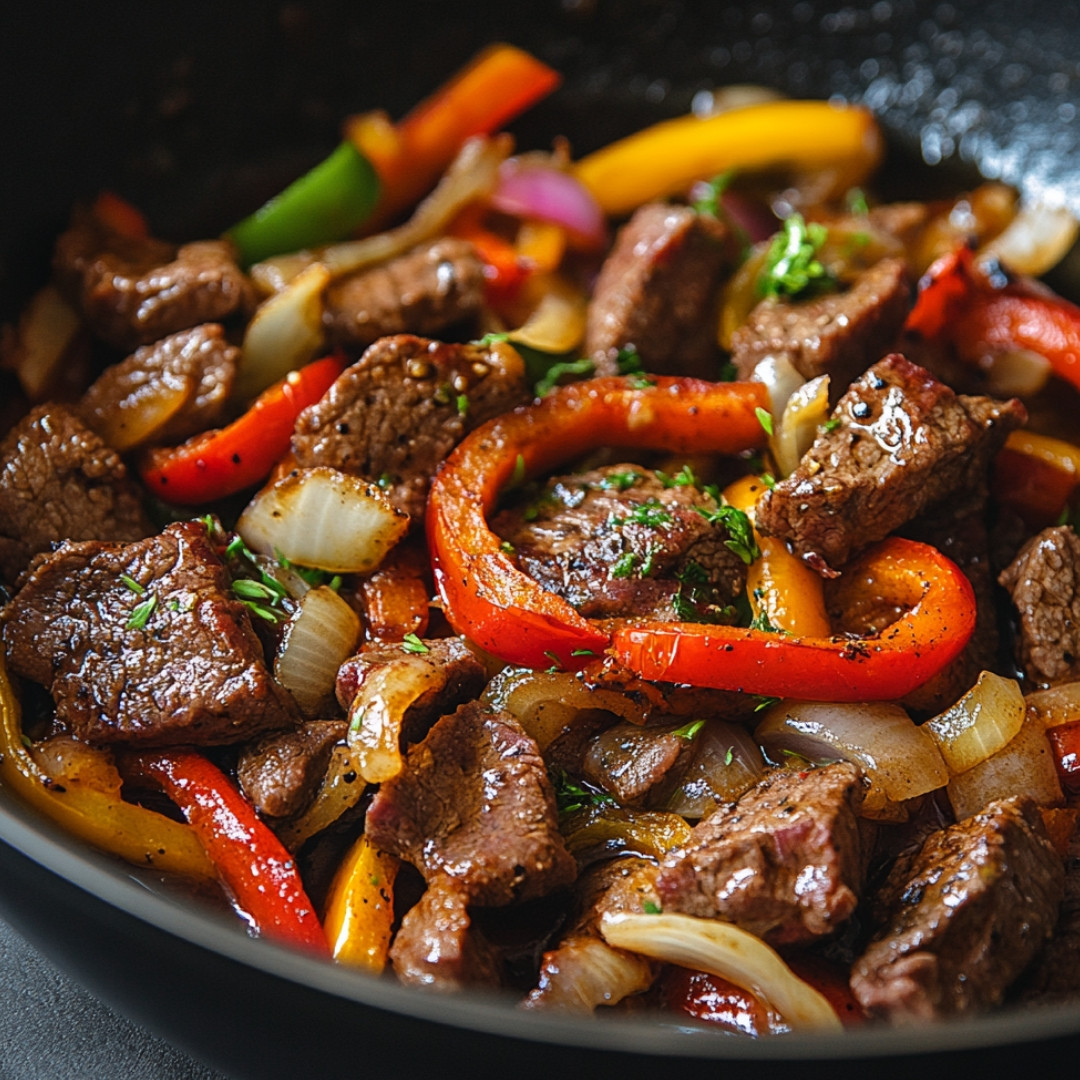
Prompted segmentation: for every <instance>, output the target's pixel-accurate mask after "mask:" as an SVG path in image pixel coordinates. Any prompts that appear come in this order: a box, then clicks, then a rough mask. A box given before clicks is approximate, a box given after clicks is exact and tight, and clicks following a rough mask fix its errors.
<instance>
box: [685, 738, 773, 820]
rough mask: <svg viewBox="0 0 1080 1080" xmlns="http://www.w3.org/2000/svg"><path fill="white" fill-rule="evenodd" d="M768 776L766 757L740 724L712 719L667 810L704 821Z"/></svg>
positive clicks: (698, 740) (695, 744)
mask: <svg viewBox="0 0 1080 1080" xmlns="http://www.w3.org/2000/svg"><path fill="white" fill-rule="evenodd" d="M764 775H765V758H764V757H762V754H761V749H760V747H759V746H758V744H757V743H756V742H755V741H754V740H753V738H751V736H750V733H749V732H748V731H747V730H746V729H745V728H742V727H739V725H738V724H728V723H725V722H724V721H723V720H709V721H707V722H706V724H705V726H704V727H703V728H702V729H701V731H699V732H698V734H697V735H696V736H695V738H694V756H693V758H692V759H691V761H690V764H689V765H688V766H687V769H686V772H685V773H683V777H682V780H681V781H680V782H679V786H678V787H677V788H676V789H675V791H674V792H673V793H672V795H671V798H670V799H669V800H668V803H667V808H668V809H669V810H671V811H673V812H674V813H676V814H681V815H682V816H683V817H688V818H703V817H705V816H706V815H707V814H709V813H711V812H712V811H713V810H715V809H716V807H717V805H718V804H720V803H725V802H734V801H735V800H736V799H737V798H738V797H739V796H740V795H742V794H743V792H745V791H749V790H750V788H752V787H753V786H754V784H756V783H757V782H758V780H760V779H761V777H762V776H764Z"/></svg>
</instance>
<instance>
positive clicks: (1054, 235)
mask: <svg viewBox="0 0 1080 1080" xmlns="http://www.w3.org/2000/svg"><path fill="white" fill-rule="evenodd" d="M1077 231H1078V223H1077V220H1076V218H1075V217H1074V216H1073V214H1072V212H1071V211H1070V210H1069V209H1068V208H1067V207H1064V206H1049V205H1047V204H1046V203H1027V204H1025V205H1024V206H1022V207H1021V208H1020V212H1019V213H1018V214H1017V215H1016V217H1014V218H1013V220H1012V221H1011V222H1010V223H1009V224H1008V225H1007V226H1006V227H1005V228H1004V229H1003V230H1002V231H1001V232H1000V233H998V234H997V236H995V237H994V238H993V239H992V240H990V241H988V242H987V243H986V244H984V245H983V247H982V249H981V250H980V251H979V252H978V255H977V256H976V258H977V259H978V260H981V259H982V258H983V257H985V256H994V257H995V258H997V259H999V260H1000V261H1001V262H1002V263H1004V264H1005V266H1007V267H1008V268H1009V269H1010V270H1012V271H1013V272H1014V273H1017V274H1030V275H1031V276H1032V277H1039V276H1041V275H1042V274H1045V273H1046V272H1047V271H1048V270H1051V269H1053V268H1054V267H1055V266H1057V264H1058V263H1059V262H1061V260H1062V259H1063V258H1064V257H1065V256H1066V255H1067V254H1068V251H1069V249H1070V248H1071V247H1072V246H1073V244H1074V243H1076V237H1077Z"/></svg>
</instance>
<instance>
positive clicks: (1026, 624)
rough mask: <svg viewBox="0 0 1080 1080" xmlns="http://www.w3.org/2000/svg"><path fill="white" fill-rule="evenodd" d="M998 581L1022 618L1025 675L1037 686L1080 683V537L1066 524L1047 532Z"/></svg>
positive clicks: (1020, 635) (1020, 636) (1020, 639)
mask: <svg viewBox="0 0 1080 1080" xmlns="http://www.w3.org/2000/svg"><path fill="white" fill-rule="evenodd" d="M998 581H999V582H1000V583H1001V584H1002V585H1004V586H1005V588H1006V589H1008V590H1009V594H1010V596H1011V597H1012V602H1013V606H1014V607H1015V608H1016V611H1017V615H1018V616H1019V633H1018V639H1017V652H1018V659H1019V661H1020V665H1021V667H1022V668H1023V671H1024V676H1025V677H1026V678H1027V679H1029V680H1030V681H1031V682H1032V683H1033V684H1035V685H1036V686H1049V685H1051V684H1052V683H1059V682H1069V681H1071V680H1073V679H1080V537H1078V536H1077V535H1076V533H1075V532H1074V531H1073V529H1072V528H1070V527H1069V526H1068V525H1059V526H1056V527H1054V528H1050V529H1044V530H1043V531H1042V532H1041V533H1039V534H1038V536H1034V537H1032V538H1031V539H1030V540H1029V541H1028V542H1027V543H1026V544H1025V545H1024V546H1023V547H1022V548H1021V549H1020V552H1019V554H1018V555H1017V556H1016V558H1015V559H1014V560H1013V561H1012V562H1011V563H1010V564H1009V565H1008V566H1007V567H1006V568H1005V569H1004V570H1003V571H1002V572H1001V574H1000V575H999V577H998Z"/></svg>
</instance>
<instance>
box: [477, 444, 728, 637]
mask: <svg viewBox="0 0 1080 1080" xmlns="http://www.w3.org/2000/svg"><path fill="white" fill-rule="evenodd" d="M699 507H700V508H701V509H702V510H704V511H706V514H707V513H709V512H710V511H715V510H716V503H715V501H714V500H713V498H712V497H711V496H710V495H707V494H706V493H705V492H703V491H701V490H699V489H698V488H697V487H695V486H694V485H692V484H677V485H671V484H670V483H665V482H664V481H662V480H661V479H659V478H658V477H657V475H656V474H655V473H654V472H651V471H650V470H647V469H643V468H641V467H640V466H635V465H613V466H607V467H605V468H602V469H594V470H591V471H589V472H584V473H578V474H574V475H570V476H561V477H557V478H555V479H553V480H551V481H549V482H548V483H547V485H546V486H545V487H544V489H543V492H542V493H541V494H540V496H539V497H538V498H536V499H533V500H532V501H530V502H529V503H528V505H526V506H524V507H518V508H512V509H508V510H505V511H503V512H501V513H499V514H497V515H495V516H494V517H493V519H492V522H491V527H492V530H493V531H494V532H496V533H497V534H498V535H499V536H501V537H502V538H503V539H504V540H506V541H507V542H508V543H510V544H511V545H512V546H513V549H514V558H515V559H516V560H517V563H518V566H520V567H521V569H522V570H523V571H524V572H525V573H526V574H528V575H529V576H530V577H532V578H535V580H537V581H538V582H539V583H540V584H541V585H542V586H543V587H544V588H545V589H548V590H549V591H551V592H554V593H557V594H558V595H559V596H562V597H563V598H564V599H566V600H567V601H568V602H569V603H570V604H572V605H573V606H574V607H575V608H577V610H578V611H580V612H581V614H582V615H585V616H587V617H591V618H604V617H614V616H631V615H639V616H643V617H653V618H659V619H679V620H687V621H698V622H731V621H733V618H734V611H733V610H728V608H729V605H730V604H731V601H732V600H733V598H734V597H736V596H738V595H739V594H740V593H741V592H742V590H743V589H744V587H745V584H746V566H745V564H744V563H743V561H742V559H741V558H740V557H739V556H738V555H737V554H736V553H735V552H734V551H732V550H731V549H730V548H729V547H728V546H727V544H728V541H729V540H730V539H731V537H730V534H729V533H728V531H727V529H726V527H725V526H724V525H723V524H722V523H721V522H720V521H714V520H710V518H709V517H707V516H706V514H703V513H701V512H700V510H699Z"/></svg>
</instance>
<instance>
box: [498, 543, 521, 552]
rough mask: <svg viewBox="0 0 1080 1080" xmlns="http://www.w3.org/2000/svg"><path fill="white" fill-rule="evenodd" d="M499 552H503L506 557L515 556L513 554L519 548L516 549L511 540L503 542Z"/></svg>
mask: <svg viewBox="0 0 1080 1080" xmlns="http://www.w3.org/2000/svg"><path fill="white" fill-rule="evenodd" d="M499 550H500V551H501V552H502V553H503V554H504V555H513V554H514V553H515V552H516V551H517V548H516V547H514V545H513V544H511V543H510V541H509V540H504V541H503V542H502V543H501V544H500V545H499Z"/></svg>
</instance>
